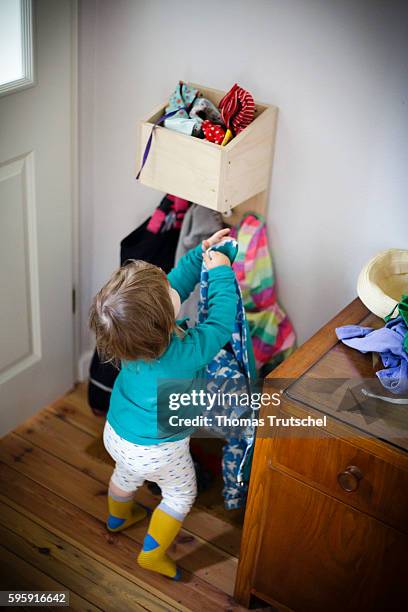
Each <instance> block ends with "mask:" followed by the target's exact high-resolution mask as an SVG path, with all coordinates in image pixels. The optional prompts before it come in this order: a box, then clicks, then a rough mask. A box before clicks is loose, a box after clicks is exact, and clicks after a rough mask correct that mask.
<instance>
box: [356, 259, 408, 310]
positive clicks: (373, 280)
mask: <svg viewBox="0 0 408 612" xmlns="http://www.w3.org/2000/svg"><path fill="white" fill-rule="evenodd" d="M357 293H358V296H359V298H360V300H361V301H362V302H363V303H364V304H365V306H367V308H368V309H369V310H371V312H373V313H374V314H375V315H377V316H378V317H381V318H382V319H384V317H386V316H387V315H389V314H390V313H391V311H392V310H393V309H394V308H395V306H396V305H397V304H398V302H400V301H401V297H402V294H403V293H405V294H408V250H404V249H388V250H387V251H381V253H378V254H377V255H376V256H375V257H373V259H371V260H370V261H369V262H368V263H367V264H366V265H365V266H364V268H363V269H362V270H361V272H360V276H359V277H358V281H357ZM392 316H393V317H396V316H398V310H395V311H394V313H393V315H392Z"/></svg>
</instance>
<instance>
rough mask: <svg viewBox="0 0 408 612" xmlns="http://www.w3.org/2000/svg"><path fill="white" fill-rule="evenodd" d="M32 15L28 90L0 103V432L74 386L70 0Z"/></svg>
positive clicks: (53, 1) (57, 0) (50, 3)
mask: <svg viewBox="0 0 408 612" xmlns="http://www.w3.org/2000/svg"><path fill="white" fill-rule="evenodd" d="M4 1H5V0H4ZM8 1H9V0H7V2H8ZM22 2H23V3H24V0H22ZM25 4H26V6H27V3H25ZM28 6H29V4H28ZM32 9H33V10H32V13H33V25H34V27H33V42H34V83H35V84H34V86H32V87H29V88H26V89H22V90H20V91H18V90H17V91H16V92H15V93H10V94H8V95H3V96H1V97H0V434H4V433H6V432H7V431H8V430H10V429H12V428H13V427H14V426H15V425H16V424H17V423H20V422H22V421H23V420H24V419H26V418H27V417H28V416H30V415H31V414H33V413H34V412H35V411H37V410H38V409H39V408H41V407H42V406H44V405H46V404H47V403H49V402H50V401H52V400H54V399H55V398H56V397H58V396H59V395H61V394H63V393H64V392H66V391H67V390H68V389H69V388H70V387H71V386H72V384H73V382H74V367H73V363H74V359H73V341H74V332H73V329H74V328H73V309H72V288H73V246H72V244H73V238H72V235H73V232H72V216H73V205H72V202H73V171H72V168H73V161H74V159H73V154H74V148H73V142H74V140H73V134H74V132H73V125H74V122H73V119H74V113H75V111H76V107H75V104H74V102H73V100H74V96H73V93H74V91H75V87H74V81H73V75H75V70H74V65H73V59H72V58H73V57H74V56H75V54H74V51H75V49H74V48H73V45H74V42H75V41H74V37H73V32H74V25H73V24H74V23H75V21H74V18H75V15H73V11H75V3H74V2H72V1H70V0H37V1H34V2H33V6H32ZM0 19H1V14H0Z"/></svg>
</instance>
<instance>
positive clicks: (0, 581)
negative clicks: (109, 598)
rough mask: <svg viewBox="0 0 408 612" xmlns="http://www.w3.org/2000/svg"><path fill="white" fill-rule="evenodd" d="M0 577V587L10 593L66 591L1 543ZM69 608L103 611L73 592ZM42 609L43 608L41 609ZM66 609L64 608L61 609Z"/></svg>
mask: <svg viewBox="0 0 408 612" xmlns="http://www.w3.org/2000/svg"><path fill="white" fill-rule="evenodd" d="M0 560H1V577H0V585H1V588H2V589H3V590H10V591H23V590H33V591H59V592H61V591H67V590H68V589H67V587H66V586H65V585H64V584H62V583H61V582H58V581H57V580H54V578H51V577H50V576H48V575H47V574H45V573H44V572H42V571H41V570H39V569H38V568H36V567H34V566H33V565H31V564H30V563H28V562H27V561H26V560H25V559H22V558H21V557H19V556H18V555H17V554H16V553H15V552H14V551H11V550H8V549H7V548H6V547H5V546H4V545H3V543H2V544H1V545H0ZM69 604H70V605H69V608H70V609H71V610H78V611H80V612H94V611H95V610H101V609H102V610H103V608H98V607H97V606H95V605H94V604H92V603H91V602H89V601H87V600H86V599H84V598H82V597H80V596H79V595H77V594H76V593H75V592H74V591H70V593H69ZM43 609H44V608H43ZM63 609H66V608H63Z"/></svg>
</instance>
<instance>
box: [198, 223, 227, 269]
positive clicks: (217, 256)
mask: <svg viewBox="0 0 408 612" xmlns="http://www.w3.org/2000/svg"><path fill="white" fill-rule="evenodd" d="M217 233H218V232H217ZM214 235H215V234H214ZM203 259H204V261H205V263H206V266H207V268H208V270H211V269H212V268H218V266H230V267H231V262H230V260H229V257H227V256H226V255H224V253H220V251H210V252H209V253H207V252H206V253H203Z"/></svg>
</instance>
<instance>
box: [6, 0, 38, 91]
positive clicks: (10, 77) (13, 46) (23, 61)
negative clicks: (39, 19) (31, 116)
mask: <svg viewBox="0 0 408 612" xmlns="http://www.w3.org/2000/svg"><path fill="white" fill-rule="evenodd" d="M32 84H33V52H32V2H31V0H0V95H1V94H5V93H11V92H13V91H15V90H17V89H21V88H22V87H27V86H29V85H32Z"/></svg>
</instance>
